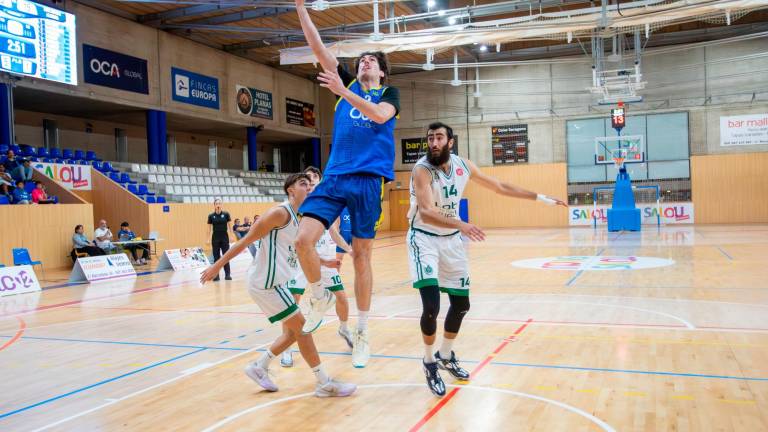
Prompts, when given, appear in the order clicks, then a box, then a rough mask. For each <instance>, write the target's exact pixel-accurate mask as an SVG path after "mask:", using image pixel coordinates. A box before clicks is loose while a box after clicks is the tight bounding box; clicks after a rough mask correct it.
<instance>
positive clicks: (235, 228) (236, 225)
mask: <svg viewBox="0 0 768 432" xmlns="http://www.w3.org/2000/svg"><path fill="white" fill-rule="evenodd" d="M232 232H234V233H235V238H236V239H238V240H240V239H241V238H243V237H242V236H241V235H240V219H235V222H234V223H233V224H232Z"/></svg>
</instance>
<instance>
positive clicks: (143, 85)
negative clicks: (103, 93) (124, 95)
mask: <svg viewBox="0 0 768 432" xmlns="http://www.w3.org/2000/svg"><path fill="white" fill-rule="evenodd" d="M83 78H84V79H85V82H87V83H89V84H96V85H100V86H103V87H111V88H116V89H119V90H126V91H130V92H134V93H143V94H149V79H148V77H147V61H146V60H144V59H141V58H138V57H132V56H129V55H125V54H120V53H117V52H114V51H110V50H106V49H103V48H98V47H95V46H91V45H87V44H83Z"/></svg>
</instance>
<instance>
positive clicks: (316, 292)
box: [309, 280, 325, 299]
mask: <svg viewBox="0 0 768 432" xmlns="http://www.w3.org/2000/svg"><path fill="white" fill-rule="evenodd" d="M309 289H310V291H312V297H314V298H316V299H321V298H323V297H325V287H323V281H322V280H319V281H317V282H310V283H309Z"/></svg>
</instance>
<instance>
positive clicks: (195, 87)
mask: <svg viewBox="0 0 768 432" xmlns="http://www.w3.org/2000/svg"><path fill="white" fill-rule="evenodd" d="M171 85H172V86H173V96H172V98H173V100H175V101H177V102H184V103H188V104H190V105H197V106H201V107H205V108H212V109H215V110H217V109H219V80H218V79H216V78H213V77H209V76H205V75H200V74H196V73H194V72H189V71H186V70H184V69H179V68H175V67H172V68H171Z"/></svg>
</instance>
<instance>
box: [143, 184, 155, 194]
mask: <svg viewBox="0 0 768 432" xmlns="http://www.w3.org/2000/svg"><path fill="white" fill-rule="evenodd" d="M154 194H155V193H154V192H150V191H149V189H147V185H144V184H140V185H139V195H154Z"/></svg>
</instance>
